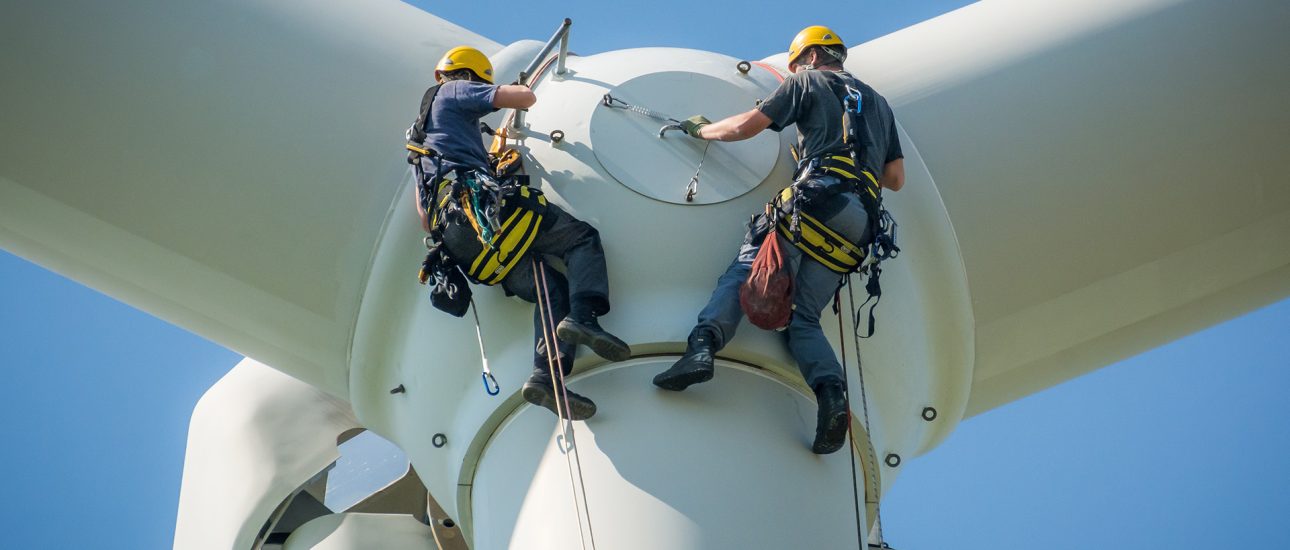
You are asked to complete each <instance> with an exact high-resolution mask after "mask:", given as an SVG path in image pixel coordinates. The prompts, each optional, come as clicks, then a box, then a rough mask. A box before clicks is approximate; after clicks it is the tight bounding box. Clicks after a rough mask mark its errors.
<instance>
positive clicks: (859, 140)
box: [767, 74, 900, 338]
mask: <svg viewBox="0 0 1290 550" xmlns="http://www.w3.org/2000/svg"><path fill="white" fill-rule="evenodd" d="M839 77H840V78H842V79H843V83H844V85H845V86H846V95H844V96H842V97H841V98H840V99H841V101H842V107H843V115H842V129H843V137H842V141H843V144H844V145H845V147H844V148H843V149H842V150H838V151H832V152H828V153H824V154H822V155H818V156H815V157H811V158H807V159H802V160H801V161H800V162H799V163H798V170H797V174H796V177H794V181H793V184H792V185H790V186H788V187H786V188H785V189H784V190H783V191H782V192H780V194H779V195H777V196H776V197H775V198H774V199H772V201H771V203H770V204H768V205H767V213H768V214H769V215H771V216H772V217H773V219H772V220H771V221H772V224H773V225H774V227H775V228H776V229H777V230H778V232H779V233H780V234H781V235H783V236H784V237H785V238H787V239H788V240H789V242H791V243H793V245H794V246H796V247H797V248H798V249H800V250H801V251H802V252H803V253H805V254H806V255H807V256H810V257H811V258H812V259H814V260H815V261H818V262H820V264H822V265H824V266H825V267H827V268H828V269H830V270H832V271H834V272H836V273H840V274H843V275H849V274H851V273H855V272H857V271H859V272H862V273H863V272H865V271H867V272H868V275H869V281H868V282H867V283H866V284H865V289H866V290H867V291H868V292H869V299H867V300H865V303H864V304H861V306H860V308H861V309H863V308H864V306H865V305H867V304H868V303H869V301H870V300H872V301H873V305H872V306H870V307H869V330H868V334H867V335H866V336H864V338H867V337H869V336H872V335H873V331H874V323H875V319H874V315H873V310H874V308H876V307H877V306H878V302H879V301H881V299H882V286H881V284H880V283H879V277H880V276H881V274H882V268H881V266H880V265H879V264H881V262H882V261H884V260H887V259H890V258H894V257H896V255H898V254H899V253H900V247H898V246H896V222H895V220H894V219H893V218H892V217H891V213H890V212H888V211H887V209H886V208H884V207H883V205H882V188H881V186H879V184H878V180H877V178H874V177H873V174H871V173H869V171H868V170H864V169H863V166H864V164H863V160H864V159H863V154H864V149H865V144H866V139H865V135H866V134H865V133H864V130H863V129H864V126H863V124H864V119H863V118H862V116H861V113H862V96H861V94H860V90H859V89H858V87H857V86H855V85H854V82H852V80H851V79H850V75H845V74H839ZM826 175H827V176H833V177H835V178H837V179H839V180H840V182H839V183H836V184H833V185H828V186H823V187H821V186H818V185H816V184H815V183H814V180H816V179H818V178H820V177H822V176H826ZM844 192H852V193H855V194H856V195H857V196H858V197H859V198H860V201H861V203H863V204H864V206H865V211H866V212H867V213H868V215H869V220H868V224H869V231H868V233H869V235H871V236H872V237H873V238H872V240H871V241H870V242H869V244H868V246H864V245H859V244H857V243H853V242H851V241H850V240H848V239H847V238H846V237H844V236H842V235H841V234H839V233H838V232H837V231H834V230H833V229H831V228H829V227H828V226H827V225H826V224H824V223H823V222H821V221H820V220H819V219H816V218H815V217H814V216H811V215H810V214H808V213H807V212H805V211H804V210H803V208H802V206H803V203H804V202H807V203H810V202H821V201H822V200H823V199H827V198H830V197H832V196H835V195H837V194H840V193H844ZM781 214H784V215H781ZM866 259H870V261H869V263H867V264H866V263H865V260H866ZM848 279H849V277H848ZM859 314H860V313H859V311H857V312H856V315H857V317H858V316H859ZM857 330H858V329H857Z"/></svg>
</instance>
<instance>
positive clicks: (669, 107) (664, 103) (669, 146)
mask: <svg viewBox="0 0 1290 550" xmlns="http://www.w3.org/2000/svg"><path fill="white" fill-rule="evenodd" d="M609 93H610V95H612V96H613V97H615V98H617V99H620V100H622V101H625V102H627V103H628V104H631V105H636V106H639V107H643V108H646V109H648V110H650V111H653V112H655V113H658V114H661V115H663V116H666V117H670V118H674V119H677V120H683V119H685V118H688V117H690V116H692V115H695V114H702V115H704V116H706V117H708V118H709V119H710V120H713V121H717V120H720V119H722V118H725V117H727V116H730V115H734V114H738V113H741V112H744V111H747V110H748V109H752V108H753V107H755V106H756V102H757V99H759V98H758V97H757V96H755V95H754V93H753V92H752V91H751V90H749V89H746V88H744V87H741V86H738V85H736V84H735V83H733V82H728V81H726V80H722V79H720V78H716V77H713V76H708V75H705V74H699V73H692V72H682V71H670V72H661V73H652V74H647V75H643V76H639V77H636V78H633V79H631V80H628V81H626V82H623V83H622V84H621V85H619V86H616V87H615V88H613V89H612V90H611V91H610V92H609ZM666 124H667V123H666V122H662V121H659V120H656V119H654V118H650V117H648V116H645V115H642V114H640V113H637V112H632V111H629V110H625V109H617V108H611V107H608V106H605V105H600V106H597V107H596V111H595V113H594V114H593V115H592V117H591V143H592V149H593V150H594V151H595V153H596V159H597V160H599V161H600V164H601V165H602V166H604V167H605V170H606V171H608V172H609V174H610V175H611V176H613V177H614V179H617V180H618V181H619V182H620V183H622V184H623V185H626V186H627V187H628V188H630V189H632V190H633V191H636V192H637V193H640V194H642V195H645V196H647V197H650V198H653V199H658V200H661V201H666V202H671V203H676V204H712V203H716V202H722V201H727V200H730V199H733V198H735V197H738V196H740V195H743V194H744V193H747V192H748V191H751V190H752V189H753V188H755V187H757V186H758V185H759V184H761V182H762V181H764V180H765V179H766V176H768V175H769V174H770V171H771V169H772V168H774V167H775V160H776V159H777V158H779V144H780V141H779V136H778V135H776V134H775V133H774V132H762V133H761V134H758V135H757V136H755V137H753V138H751V139H747V140H744V141H736V142H721V141H711V142H708V141H704V140H700V139H694V138H692V137H690V136H687V135H685V133H683V132H680V131H670V132H667V134H666V135H665V136H664V137H662V138H660V137H659V129H660V128H662V127H663V126H664V125H666ZM705 147H706V148H707V151H706V155H705V152H704V149H705ZM700 161H702V166H701V167H700ZM696 172H697V175H698V184H697V186H696V187H697V190H696V191H695V192H694V194H693V196H692V197H691V200H686V197H687V195H688V194H689V193H688V188H689V184H690V180H691V178H693V177H694V176H695V175H696Z"/></svg>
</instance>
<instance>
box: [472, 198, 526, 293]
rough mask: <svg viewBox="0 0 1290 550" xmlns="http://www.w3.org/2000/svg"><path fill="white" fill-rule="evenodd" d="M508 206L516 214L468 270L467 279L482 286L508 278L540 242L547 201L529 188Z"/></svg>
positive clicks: (507, 219)
mask: <svg viewBox="0 0 1290 550" xmlns="http://www.w3.org/2000/svg"><path fill="white" fill-rule="evenodd" d="M506 202H507V203H510V204H513V205H514V211H512V212H511V215H510V216H509V217H507V218H506V221H505V222H503V223H502V228H501V229H500V230H499V231H497V233H496V234H494V235H493V238H492V240H490V241H489V242H488V246H485V247H484V250H482V251H481V252H480V253H479V255H478V256H476V257H475V261H474V262H472V263H471V264H470V269H468V270H466V276H467V277H470V278H471V279H472V280H474V281H476V282H478V283H480V284H485V285H495V284H497V283H500V282H502V279H505V278H506V274H508V273H510V272H511V268H513V267H515V264H517V263H519V261H520V258H523V257H524V253H525V252H528V249H529V246H531V245H532V244H533V240H534V239H535V238H537V234H538V229H539V227H540V226H541V224H542V218H543V212H545V211H546V197H544V196H542V193H541V192H539V191H536V190H534V189H531V188H529V187H520V188H518V189H517V192H516V193H515V194H514V195H511V196H509V197H507V198H506Z"/></svg>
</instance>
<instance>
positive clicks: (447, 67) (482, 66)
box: [434, 46, 493, 84]
mask: <svg viewBox="0 0 1290 550" xmlns="http://www.w3.org/2000/svg"><path fill="white" fill-rule="evenodd" d="M461 69H470V71H471V72H473V73H475V75H476V76H478V77H479V78H482V79H484V82H487V83H489V84H492V83H493V64H492V63H491V62H489V61H488V56H486V55H484V52H481V51H479V50H476V49H475V48H472V47H470V46H457V47H456V48H453V49H451V50H448V53H446V54H443V58H442V59H440V60H439V64H438V65H435V67H434V78H435V80H439V75H440V74H441V73H446V72H451V71H459V70H461Z"/></svg>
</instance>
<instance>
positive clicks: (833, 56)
mask: <svg viewBox="0 0 1290 550" xmlns="http://www.w3.org/2000/svg"><path fill="white" fill-rule="evenodd" d="M812 51H818V52H820V55H819V56H818V57H819V58H820V59H821V60H823V61H822V62H821V63H818V64H817V65H841V64H842V62H844V61H846V60H847V49H846V48H844V47H842V46H834V45H828V46H824V45H820V44H816V45H813V46H807V48H806V49H805V50H802V53H801V54H798V56H797V58H798V59H801V58H803V57H806V54H808V53H811V52H812Z"/></svg>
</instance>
